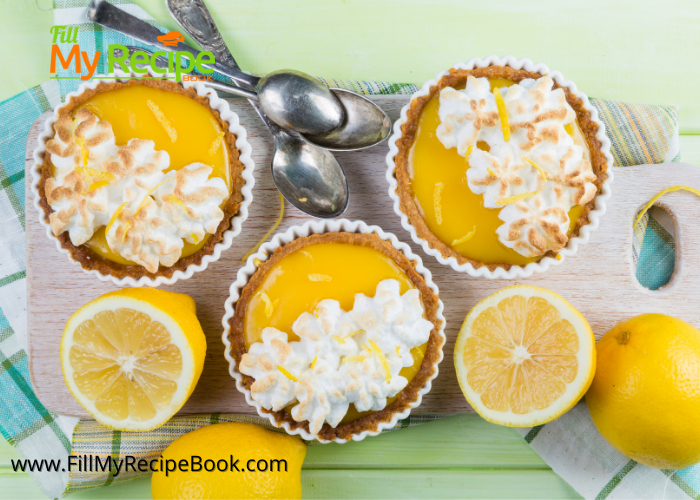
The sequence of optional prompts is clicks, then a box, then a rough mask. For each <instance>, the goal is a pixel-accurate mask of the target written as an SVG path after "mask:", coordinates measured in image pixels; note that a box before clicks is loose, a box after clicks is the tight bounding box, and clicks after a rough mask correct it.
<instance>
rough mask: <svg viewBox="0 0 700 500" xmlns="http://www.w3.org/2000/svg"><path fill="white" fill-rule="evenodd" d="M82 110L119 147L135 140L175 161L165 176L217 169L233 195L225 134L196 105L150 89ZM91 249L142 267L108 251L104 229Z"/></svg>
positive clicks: (193, 248)
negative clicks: (105, 126)
mask: <svg viewBox="0 0 700 500" xmlns="http://www.w3.org/2000/svg"><path fill="white" fill-rule="evenodd" d="M79 108H87V109H88V110H89V111H91V112H92V113H94V114H95V115H96V116H97V117H98V118H99V119H101V120H106V121H108V122H109V123H110V124H111V125H112V130H113V132H114V137H115V140H116V144H117V146H123V145H125V144H127V143H128V142H129V140H131V139H149V140H152V141H153V142H155V149H156V150H160V151H167V152H168V154H169V155H170V168H168V169H167V170H166V171H170V170H179V169H181V168H183V167H185V166H187V165H190V164H192V163H195V162H200V163H204V164H205V165H209V166H210V167H212V169H213V171H212V173H211V175H210V177H220V178H221V179H223V180H224V181H225V182H226V186H227V187H228V189H229V191H230V189H231V176H230V174H229V172H230V167H229V151H228V146H227V144H226V141H225V140H224V131H223V130H222V128H221V126H220V124H219V122H218V121H217V119H216V118H215V117H214V115H213V114H212V112H211V111H210V110H209V109H208V108H207V107H206V106H204V105H202V104H200V103H199V102H197V101H195V100H194V99H191V98H190V97H188V96H186V95H183V94H178V93H176V92H170V91H167V90H162V89H158V88H155V87H150V86H147V85H132V86H128V87H122V88H119V89H115V90H110V91H107V92H101V93H98V94H96V95H95V96H93V97H92V98H90V99H89V100H88V101H87V102H85V103H84V104H82V105H81V106H80V107H79ZM79 108H77V109H79ZM77 109H76V111H77ZM224 203H225V202H224ZM209 237H210V235H209V234H207V235H206V237H205V238H203V239H202V241H199V242H198V243H196V244H194V243H189V242H187V241H185V242H184V248H183V249H182V257H187V256H188V255H192V254H193V253H195V252H197V251H198V250H199V249H201V248H202V247H203V246H204V245H205V244H206V242H207V240H208V239H209ZM86 245H87V246H88V247H89V248H90V249H91V250H92V251H94V252H95V253H97V254H98V255H100V256H102V257H104V258H106V259H108V260H111V261H113V262H117V263H119V264H124V265H137V264H135V263H134V262H132V261H130V260H128V259H125V258H124V257H122V256H121V255H119V254H118V253H116V252H113V251H112V250H111V249H110V248H109V245H108V244H107V239H106V237H105V228H104V227H101V228H99V229H98V230H97V231H95V234H94V235H93V236H92V238H91V239H90V241H88V242H87V243H86Z"/></svg>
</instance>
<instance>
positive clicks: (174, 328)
mask: <svg viewBox="0 0 700 500" xmlns="http://www.w3.org/2000/svg"><path fill="white" fill-rule="evenodd" d="M205 353H206V340H205V338H204V333H203V332H202V329H201V326H200V325H199V322H198V321H197V318H196V315H195V307H194V301H192V299H191V298H190V297H188V296H187V295H183V294H176V293H172V292H165V291H163V290H157V289H137V288H133V289H125V290H118V291H116V292H112V293H108V294H106V295H103V296H101V297H98V298H97V299H95V300H93V301H92V302H89V303H88V304H86V305H84V306H83V307H81V308H80V309H79V310H78V311H77V312H76V313H75V314H73V316H71V318H70V319H69V320H68V323H67V324H66V327H65V329H64V332H63V338H62V339H61V368H62V370H63V376H64V379H65V381H66V385H67V386H68V389H69V390H70V392H71V394H73V396H74V397H75V398H76V400H77V401H78V403H80V404H81V405H82V406H83V407H84V408H85V409H86V410H87V411H88V412H89V413H90V414H91V415H92V416H93V417H94V418H95V419H96V420H97V421H99V422H100V423H102V424H104V425H106V426H108V427H111V428H113V429H118V430H129V431H144V430H150V429H154V428H156V427H159V426H160V425H162V424H164V423H165V422H167V421H168V420H169V419H170V417H172V416H173V415H174V414H175V413H176V412H177V411H178V410H179V409H180V408H181V407H182V405H183V404H184V403H185V401H186V400H187V398H188V397H189V395H190V394H191V393H192V390H193V389H194V387H195V385H196V384H197V381H198V380H199V376H200V374H201V372H202V367H203V365H204V356H205Z"/></svg>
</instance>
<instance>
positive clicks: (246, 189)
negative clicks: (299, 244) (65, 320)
mask: <svg viewBox="0 0 700 500" xmlns="http://www.w3.org/2000/svg"><path fill="white" fill-rule="evenodd" d="M148 74H149V75H150V76H153V77H156V78H162V77H164V76H170V77H174V76H175V75H174V74H173V73H155V72H153V71H152V70H151V69H149V70H148ZM98 76H100V75H98ZM107 76H108V77H111V78H105V79H93V80H89V81H87V82H85V83H83V84H82V85H80V87H78V90H76V91H74V92H71V93H69V94H67V95H66V99H65V101H64V103H62V104H61V105H59V106H56V108H54V113H53V115H51V116H50V117H49V118H48V119H47V120H46V122H45V123H44V130H43V131H42V132H41V134H40V135H39V145H38V146H37V148H36V149H35V150H34V166H33V167H32V169H31V174H32V184H31V190H32V193H33V195H34V208H36V210H37V212H38V214H39V221H40V222H41V224H42V225H43V226H44V228H45V229H46V236H48V238H49V239H50V240H53V241H54V242H55V243H56V248H57V249H58V251H59V252H61V253H62V254H64V255H66V256H67V257H68V259H69V260H70V261H71V262H72V263H73V264H75V265H77V266H79V267H80V268H81V269H82V270H83V271H84V272H85V273H87V274H93V275H95V276H97V278H98V279H100V280H101V281H112V282H113V283H114V284H115V285H118V286H159V285H162V284H166V285H171V284H173V283H175V282H176V281H178V280H183V279H187V278H190V277H192V275H193V274H194V273H196V272H200V271H204V270H205V269H206V268H207V266H208V265H209V264H210V263H212V262H215V261H217V260H219V258H220V257H221V252H223V251H224V250H226V249H228V248H230V247H231V244H232V243H233V238H234V237H236V236H237V235H238V234H239V233H240V232H241V227H242V225H243V221H245V220H246V219H247V218H248V206H249V205H250V204H251V202H252V201H253V186H254V184H255V179H254V177H253V170H254V168H255V163H254V162H253V159H252V157H251V152H252V148H251V146H250V144H249V143H248V141H247V139H246V137H247V135H246V131H245V129H244V128H243V127H242V126H241V124H240V122H239V119H238V115H237V114H236V113H234V112H233V111H231V108H230V107H229V105H228V103H227V102H226V101H224V100H223V99H221V98H220V97H219V96H218V95H217V94H216V92H215V91H214V90H212V89H210V88H208V87H206V86H205V85H204V84H203V83H201V82H177V83H179V84H180V85H182V86H183V87H184V88H194V89H195V91H196V92H197V95H198V96H201V97H206V98H207V99H208V100H209V106H210V107H211V108H212V109H215V110H216V111H218V112H219V116H220V117H221V119H222V120H223V121H225V122H226V123H227V124H228V131H229V132H231V133H232V134H233V135H235V136H236V149H238V152H239V158H238V159H239V161H240V162H241V163H242V164H243V166H244V168H243V171H242V172H241V176H242V177H243V179H244V180H245V185H244V186H243V188H242V189H241V195H242V196H243V199H242V200H241V204H240V207H239V209H238V213H237V214H236V215H234V216H233V217H232V218H231V221H230V226H229V229H227V230H226V231H224V232H223V233H222V236H223V239H222V240H221V241H220V242H218V243H217V244H216V245H214V251H213V252H212V253H211V254H210V255H205V256H204V257H203V258H202V261H201V262H200V263H199V264H190V265H189V266H187V268H185V270H184V271H181V270H177V271H175V272H174V273H173V274H172V276H170V277H165V276H156V277H155V278H151V277H149V276H142V277H140V278H138V279H135V278H133V277H131V276H126V277H123V278H117V277H115V276H111V275H108V274H107V275H105V274H102V273H101V272H99V271H98V270H96V269H85V268H83V267H82V265H81V264H80V262H78V261H76V260H74V259H73V258H72V257H71V254H70V252H69V251H68V250H67V249H65V248H63V247H62V246H61V242H60V241H59V240H58V238H56V237H55V236H54V235H53V232H52V231H51V227H50V226H49V224H48V222H47V220H46V213H45V212H44V210H43V209H42V208H41V206H40V205H39V202H40V201H41V197H40V194H39V181H40V180H41V166H42V165H43V163H44V155H45V154H46V142H47V141H48V140H49V139H51V138H52V137H53V136H54V130H53V126H54V124H55V123H56V121H57V120H58V118H59V111H60V109H61V108H62V107H63V106H64V105H65V104H66V103H68V102H70V99H71V97H76V96H79V95H80V94H82V93H83V92H85V91H86V90H89V89H94V88H95V87H97V85H99V84H100V83H102V82H105V83H114V82H126V81H128V79H126V77H129V76H143V75H137V74H136V73H124V72H122V71H117V72H115V73H113V74H110V75H107ZM171 81H172V80H171Z"/></svg>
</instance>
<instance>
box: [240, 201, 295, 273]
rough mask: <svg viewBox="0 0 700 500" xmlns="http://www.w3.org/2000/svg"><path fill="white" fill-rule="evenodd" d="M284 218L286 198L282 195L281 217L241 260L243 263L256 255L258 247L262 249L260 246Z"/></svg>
mask: <svg viewBox="0 0 700 500" xmlns="http://www.w3.org/2000/svg"><path fill="white" fill-rule="evenodd" d="M283 217H284V196H282V193H280V214H279V217H277V220H276V221H275V223H274V224H273V226H272V227H271V228H270V230H269V231H268V232H267V233H265V236H263V237H262V238H260V241H258V242H257V243H256V244H255V246H254V247H253V248H251V249H250V250H248V252H247V253H246V254H245V255H244V256H243V258H242V259H241V262H245V261H246V259H247V258H248V257H250V256H251V255H253V254H254V253H255V251H256V250H257V249H258V247H260V245H262V244H263V243H264V242H265V241H266V240H267V238H268V237H269V236H270V235H271V234H272V233H273V231H274V230H275V229H277V226H279V225H280V223H281V222H282V218H283Z"/></svg>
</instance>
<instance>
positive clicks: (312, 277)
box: [309, 274, 333, 283]
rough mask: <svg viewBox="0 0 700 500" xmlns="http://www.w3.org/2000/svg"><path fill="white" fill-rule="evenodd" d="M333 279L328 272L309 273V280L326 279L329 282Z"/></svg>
mask: <svg viewBox="0 0 700 500" xmlns="http://www.w3.org/2000/svg"><path fill="white" fill-rule="evenodd" d="M332 279H333V277H332V276H328V275H327V274H309V281H325V282H326V283H328V282H330V281H331V280H332Z"/></svg>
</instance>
